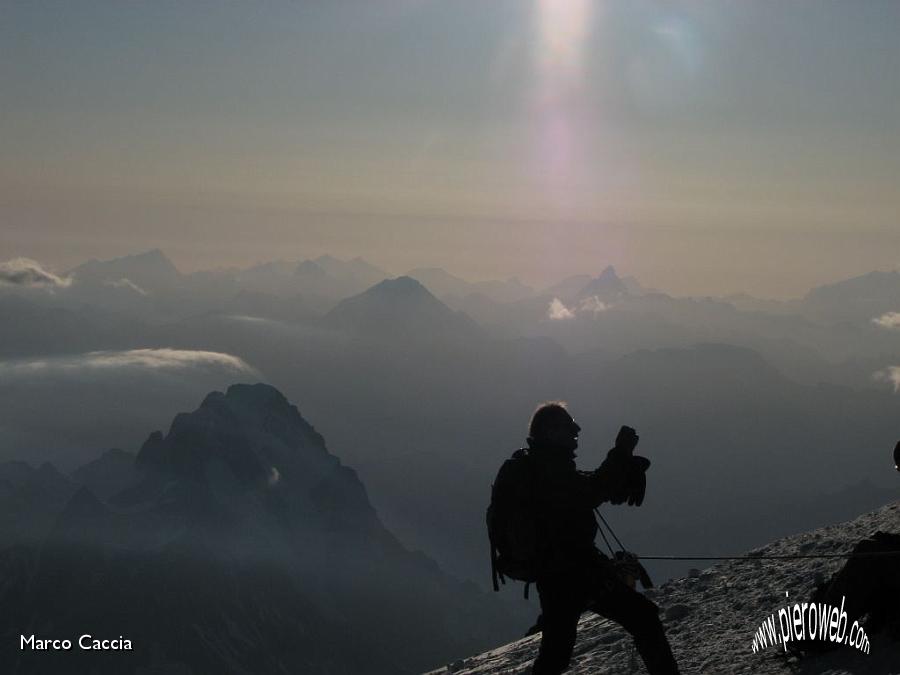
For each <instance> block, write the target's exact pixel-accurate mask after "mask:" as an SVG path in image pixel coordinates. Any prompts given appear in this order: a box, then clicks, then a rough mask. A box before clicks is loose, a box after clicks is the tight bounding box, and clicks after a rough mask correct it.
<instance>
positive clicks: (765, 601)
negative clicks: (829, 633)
mask: <svg viewBox="0 0 900 675" xmlns="http://www.w3.org/2000/svg"><path fill="white" fill-rule="evenodd" d="M877 530H884V531H888V532H900V502H895V503H893V504H890V505H888V506H885V507H884V508H882V509H879V510H878V511H873V512H872V513H868V514H865V515H863V516H860V517H859V518H857V519H855V520H852V521H849V522H847V523H841V524H837V525H831V526H829V527H825V528H822V529H819V530H813V531H812V532H807V533H804V534H799V535H794V536H791V537H786V538H784V539H781V540H778V541H776V542H774V543H772V544H769V545H767V546H764V547H762V548H760V549H756V551H755V552H758V553H760V554H764V555H765V554H768V555H777V554H781V555H785V554H796V553H803V554H817V553H841V552H845V551H848V550H850V548H851V547H852V546H853V545H854V544H855V543H856V542H858V541H859V540H860V539H863V538H865V537H866V536H868V535H870V534H872V533H874V532H875V531H877ZM842 562H843V561H841V560H839V559H830V560H791V561H765V560H756V561H753V562H744V561H726V562H723V563H720V564H718V565H715V566H714V567H711V568H708V569H706V570H704V571H703V572H702V573H699V574H696V573H695V574H692V575H690V576H689V577H688V578H684V579H674V580H672V581H670V582H668V583H666V584H664V585H662V586H661V587H660V588H659V589H655V591H654V590H651V591H648V593H647V594H648V595H649V596H650V597H651V598H652V599H653V600H654V601H655V602H656V603H657V604H658V605H659V606H660V608H661V609H662V611H663V617H664V623H665V625H666V630H667V633H668V635H669V639H670V640H671V642H672V647H673V649H674V651H675V656H676V658H677V659H678V662H679V665H680V667H681V671H682V673H684V674H685V675H688V674H695V673H696V674H700V673H702V674H704V675H705V674H708V673H715V674H718V673H723V674H725V673H727V674H729V675H732V674H734V675H738V674H745V673H747V674H749V673H752V674H757V673H759V674H761V675H770V674H772V675H774V674H776V673H778V674H782V673H784V674H787V673H796V674H798V675H813V674H823V675H824V674H826V673H827V674H828V675H843V674H845V673H852V674H853V675H860V674H866V675H869V674H871V675H876V674H877V675H891V674H900V643H898V642H894V641H891V640H889V639H888V638H886V637H884V636H878V635H869V640H870V642H871V650H870V653H869V654H864V653H861V652H859V651H856V650H854V649H852V648H850V647H844V646H840V647H838V648H837V649H836V650H834V651H832V652H830V653H828V654H826V655H824V656H819V657H815V658H807V659H804V660H803V661H802V662H801V661H799V660H798V659H797V658H796V657H793V656H791V655H790V654H789V653H785V651H784V649H783V648H782V647H781V646H777V647H776V646H770V647H768V648H767V649H765V650H764V651H762V652H759V653H753V651H752V648H751V641H752V639H753V634H754V632H755V631H756V629H757V628H758V627H759V625H760V624H761V623H762V622H763V621H764V620H765V619H766V618H767V617H768V616H769V615H771V614H772V613H774V612H777V611H778V609H780V608H782V607H784V606H786V605H788V604H793V602H794V601H801V602H802V601H803V600H805V599H807V598H808V597H809V596H810V594H811V593H812V590H813V588H814V586H815V584H816V583H817V582H819V581H821V580H823V579H827V578H828V577H829V575H831V573H832V572H834V571H836V570H837V569H838V568H839V567H840V566H841V565H842ZM898 565H900V562H898ZM785 591H788V592H789V593H790V599H789V600H788V599H786V598H785ZM897 602H898V603H900V598H898V599H897ZM856 618H857V617H850V618H849V620H850V622H852V621H854V620H855V619H856ZM539 640H540V636H536V637H532V638H527V639H524V640H519V641H518V642H514V643H512V644H509V645H506V646H504V647H501V648H499V649H496V650H494V651H491V652H487V653H485V654H481V655H480V656H475V657H472V658H469V659H465V660H463V661H459V662H457V663H454V664H451V665H448V666H446V667H444V668H440V669H438V670H435V671H432V673H430V674H429V675H446V674H449V673H453V675H524V674H526V673H530V669H531V662H532V660H533V659H534V656H535V653H536V650H537V645H538V643H539ZM631 644H632V643H631V639H630V638H629V637H628V635H627V634H626V633H625V632H624V631H622V630H621V629H620V628H619V627H618V626H617V625H616V624H613V623H611V622H609V621H607V620H605V619H600V618H599V617H597V616H596V615H590V614H586V615H585V616H584V617H583V618H582V620H581V624H580V627H579V639H578V643H577V644H576V646H575V654H574V656H573V659H572V668H571V669H570V671H569V673H571V675H588V674H590V675H626V674H631V673H644V672H646V671H645V670H644V667H643V663H642V662H641V661H640V659H639V657H637V655H636V654H635V655H634V656H632V648H631Z"/></svg>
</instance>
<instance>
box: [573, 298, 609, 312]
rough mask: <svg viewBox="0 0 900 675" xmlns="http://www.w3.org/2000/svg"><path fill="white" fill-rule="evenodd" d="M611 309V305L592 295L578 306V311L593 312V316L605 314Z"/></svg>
mask: <svg viewBox="0 0 900 675" xmlns="http://www.w3.org/2000/svg"><path fill="white" fill-rule="evenodd" d="M609 308H610V305H608V304H606V303H605V302H603V301H602V300H601V299H600V298H599V297H598V296H596V295H592V296H591V297H589V298H585V299H584V300H582V301H581V304H580V305H579V306H578V311H579V312H591V313H592V314H594V315H597V314H599V313H600V312H605V311H606V310H608V309H609Z"/></svg>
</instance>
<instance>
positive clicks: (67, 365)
mask: <svg viewBox="0 0 900 675" xmlns="http://www.w3.org/2000/svg"><path fill="white" fill-rule="evenodd" d="M198 368H199V369H210V368H212V369H217V370H226V371H231V372H234V373H240V374H246V375H258V373H257V371H256V370H255V369H254V368H253V367H252V366H250V365H249V364H247V363H246V362H245V361H244V360H243V359H240V358H238V357H237V356H232V355H231V354H224V353H222V352H206V351H195V350H188V349H129V350H127V351H102V352H87V353H86V354H77V355H73V356H53V357H48V358H40V359H25V360H16V361H0V374H12V375H15V374H18V375H24V374H45V373H47V374H52V373H77V372H99V371H112V370H123V369H145V370H153V371H181V370H187V369H198Z"/></svg>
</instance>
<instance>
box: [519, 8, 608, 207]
mask: <svg viewBox="0 0 900 675" xmlns="http://www.w3.org/2000/svg"><path fill="white" fill-rule="evenodd" d="M592 14H593V3H592V0H536V3H535V5H534V21H535V29H536V34H537V35H536V37H537V40H536V47H535V71H536V90H535V98H534V111H533V114H534V117H535V122H536V124H537V127H538V134H537V138H538V141H537V148H536V157H535V164H536V166H535V173H536V175H537V176H538V177H539V180H540V184H541V187H542V189H543V190H544V191H545V196H546V197H548V198H549V199H550V200H551V203H552V204H553V206H554V208H556V209H557V210H558V211H560V212H562V213H566V212H568V211H570V210H571V208H572V206H573V203H572V202H573V194H572V181H573V180H575V179H577V178H578V174H579V173H580V171H579V167H580V165H581V164H582V162H581V158H580V157H579V147H580V146H581V145H582V144H583V142H584V138H583V132H584V128H583V125H581V124H580V123H579V117H580V114H579V109H580V107H581V101H580V99H581V96H582V92H583V89H584V82H583V80H584V77H585V58H586V48H587V42H588V38H589V36H590V27H591V21H592V19H593V16H592Z"/></svg>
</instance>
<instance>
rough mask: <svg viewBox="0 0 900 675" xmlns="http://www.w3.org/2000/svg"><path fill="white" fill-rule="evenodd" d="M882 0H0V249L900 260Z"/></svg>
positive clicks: (501, 261) (894, 43)
mask: <svg viewBox="0 0 900 675" xmlns="http://www.w3.org/2000/svg"><path fill="white" fill-rule="evenodd" d="M898 29H900V3H897V2H876V1H875V0H867V1H866V2H851V1H849V0H848V1H846V2H826V1H825V0H821V1H818V2H800V1H795V2H774V1H772V2H763V1H760V2H737V1H736V2H725V1H721V2H702V3H700V2H697V3H682V2H662V1H660V2H642V1H641V0H623V1H622V2H591V1H590V0H531V1H525V0H518V1H514V0H471V1H468V0H443V1H438V0H392V1H389V2H386V1H380V0H341V1H340V2H328V1H326V0H311V1H299V0H297V1H295V2H281V3H279V2H225V1H216V2H187V1H185V0H179V1H172V2H166V1H164V0H153V1H152V2H150V1H148V2H142V3H139V2H121V1H120V0H111V1H110V2H97V1H95V0H79V1H78V2H41V1H38V0H29V1H27V2H10V1H9V0H0V92H2V93H0V259H5V258H7V257H13V256H16V255H26V256H30V257H33V258H37V259H38V260H41V261H43V262H45V263H48V264H51V265H55V266H57V267H59V268H64V267H65V266H67V265H70V264H74V263H77V262H79V261H81V260H82V259H84V258H86V257H91V256H98V257H110V256H114V255H120V254H124V253H131V252H136V251H139V250H142V249H146V248H150V247H156V246H159V247H161V248H163V249H164V250H165V251H166V252H167V253H168V254H169V255H170V256H171V257H172V259H173V260H174V261H175V262H176V263H177V264H178V265H179V266H180V267H181V268H183V269H185V270H191V269H196V268H200V267H209V266H214V265H219V264H248V263H251V262H254V261H258V260H264V259H270V258H302V257H306V256H310V255H317V254H319V253H323V252H331V253H334V254H337V255H342V256H354V255H362V256H364V257H366V258H368V259H370V260H372V261H373V262H375V263H377V264H379V265H381V266H383V267H386V268H387V269H389V270H391V271H394V272H398V273H399V272H403V271H405V270H407V269H409V268H411V267H415V266H426V265H442V266H445V267H447V268H448V269H450V270H451V271H454V272H457V273H459V274H462V275H464V276H469V277H472V278H490V277H505V276H510V275H513V274H516V275H519V276H520V277H522V278H523V279H525V280H528V281H532V282H538V283H540V282H545V281H551V280H554V279H556V278H559V277H562V276H565V275H566V274H569V273H572V272H595V271H599V270H600V269H602V268H603V267H604V266H605V265H606V264H609V263H612V264H615V265H616V266H617V267H618V268H619V269H620V271H622V272H623V273H626V274H634V275H636V276H638V277H639V278H640V279H641V280H642V281H644V282H645V283H647V284H649V285H654V286H658V287H662V288H664V289H666V290H670V291H673V292H677V293H688V292H690V293H726V292H731V291H735V290H747V291H750V292H753V293H757V294H760V295H772V296H785V295H795V294H799V293H802V292H803V291H805V290H806V289H807V288H808V287H810V286H812V285H814V284H817V283H821V282H823V281H829V280H833V279H835V278H838V277H842V276H849V275H851V274H856V273H861V272H865V271H868V270H871V269H874V268H882V269H886V268H894V267H895V266H897V265H898V263H900V215H898V214H900V189H898V187H900V186H898V182H900V180H898V179H900V40H897V38H896V35H897V31H898Z"/></svg>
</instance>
